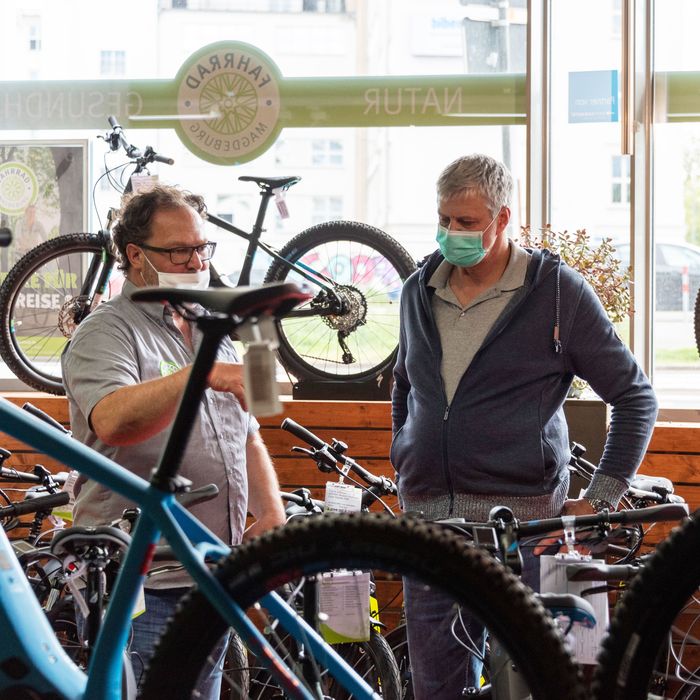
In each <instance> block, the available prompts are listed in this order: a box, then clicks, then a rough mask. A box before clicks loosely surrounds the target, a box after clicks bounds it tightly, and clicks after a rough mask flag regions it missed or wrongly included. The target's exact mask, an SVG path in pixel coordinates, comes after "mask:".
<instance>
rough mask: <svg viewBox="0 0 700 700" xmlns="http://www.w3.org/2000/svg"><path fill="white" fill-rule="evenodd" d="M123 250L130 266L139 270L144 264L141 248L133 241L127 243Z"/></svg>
mask: <svg viewBox="0 0 700 700" xmlns="http://www.w3.org/2000/svg"><path fill="white" fill-rule="evenodd" d="M125 252H126V257H127V258H128V260H129V264H130V265H131V267H133V268H134V269H136V270H141V269H142V268H143V266H144V265H145V261H144V253H143V248H140V247H139V246H137V245H136V244H135V243H127V244H126V251H125Z"/></svg>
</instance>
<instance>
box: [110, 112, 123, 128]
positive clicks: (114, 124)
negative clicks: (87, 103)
mask: <svg viewBox="0 0 700 700" xmlns="http://www.w3.org/2000/svg"><path fill="white" fill-rule="evenodd" d="M107 121H108V122H109V125H110V126H111V127H112V128H113V129H121V128H122V127H121V124H119V122H118V121H117V118H116V117H115V116H114V115H113V114H110V115H109V116H108V117H107Z"/></svg>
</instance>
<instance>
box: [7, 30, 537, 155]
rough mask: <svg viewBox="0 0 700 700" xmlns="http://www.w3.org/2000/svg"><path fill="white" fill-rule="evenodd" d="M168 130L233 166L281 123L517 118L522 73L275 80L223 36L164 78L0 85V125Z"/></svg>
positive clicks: (264, 63) (267, 63) (265, 60)
mask: <svg viewBox="0 0 700 700" xmlns="http://www.w3.org/2000/svg"><path fill="white" fill-rule="evenodd" d="M110 114H114V115H116V116H117V117H118V119H119V120H120V122H121V123H122V124H123V125H124V126H125V127H127V128H129V129H132V128H158V129H166V128H169V129H175V130H176V131H177V133H178V135H179V137H180V139H181V140H182V142H183V143H184V144H185V146H186V147H187V148H188V149H189V150H190V151H192V152H193V153H194V154H195V155H197V156H198V157H200V158H202V159H203V160H206V161H209V162H211V163H217V164H219V165H234V164H237V163H244V162H247V161H250V160H253V159H255V158H256V157H258V156H259V155H260V154H261V153H264V152H265V151H266V150H267V149H268V148H269V147H270V146H271V145H272V144H273V143H274V141H275V140H276V139H277V137H278V135H279V133H280V131H281V130H282V129H284V128H287V127H316V128H318V127H353V126H354V127H368V126H455V125H476V124H524V123H525V118H526V97H525V76H524V75H432V76H367V77H365V76H363V77H330V78H284V77H283V76H282V74H281V72H280V71H279V69H278V68H277V66H276V65H275V63H274V62H273V61H272V60H271V59H270V57H269V56H267V55H266V54H265V53H263V52H262V51H260V50H259V49H257V48H256V47H254V46H251V45H250V44H246V43H243V42H237V41H223V42H217V43H214V44H210V45H208V46H205V47H203V48H202V49H200V50H199V51H197V52H195V53H194V54H193V55H192V56H190V57H189V58H188V59H187V60H186V61H185V63H184V64H183V65H182V67H181V68H180V70H179V71H178V73H177V75H176V76H175V78H174V79H173V80H100V81H30V82H19V81H17V82H5V83H0V129H5V130H10V129H75V128H85V129H104V127H105V124H106V118H107V116H108V115H110Z"/></svg>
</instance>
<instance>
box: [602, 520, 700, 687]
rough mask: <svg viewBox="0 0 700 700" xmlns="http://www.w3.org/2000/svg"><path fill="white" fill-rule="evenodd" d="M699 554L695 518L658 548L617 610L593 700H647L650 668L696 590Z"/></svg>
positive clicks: (699, 523) (698, 528)
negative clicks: (594, 699)
mask: <svg viewBox="0 0 700 700" xmlns="http://www.w3.org/2000/svg"><path fill="white" fill-rule="evenodd" d="M698 553H700V519H699V518H698V517H697V513H696V517H691V518H690V519H688V520H686V521H685V523H684V524H683V525H682V526H681V527H678V528H675V529H674V530H673V532H672V533H671V535H670V536H669V538H668V539H666V540H664V541H663V542H661V543H660V544H659V545H658V547H657V549H656V552H655V553H654V554H653V556H652V557H650V558H649V559H648V560H647V562H646V563H645V565H644V568H643V569H642V570H641V572H640V573H639V574H638V575H637V576H636V577H635V579H634V580H633V582H632V584H631V585H630V588H629V590H628V591H627V592H626V593H625V594H624V596H623V598H622V601H621V602H620V603H619V605H618V606H617V607H616V609H615V614H614V616H613V618H612V620H611V623H610V632H609V634H608V635H607V637H606V638H605V639H604V640H603V645H602V648H601V651H600V654H599V656H598V667H597V669H596V674H595V677H594V681H593V692H594V697H595V698H596V699H597V700H613V699H614V700H637V699H639V700H641V699H642V698H644V699H646V698H647V697H648V689H649V684H650V680H651V677H652V673H653V670H654V662H655V660H656V658H657V655H658V654H659V651H660V650H661V648H662V646H663V644H664V642H665V639H666V637H667V635H668V632H669V630H670V629H671V625H672V624H673V621H674V619H675V618H676V616H677V615H678V613H679V612H680V611H681V609H682V608H683V607H684V606H685V604H686V603H687V601H688V599H689V598H690V596H691V595H693V594H694V593H695V591H696V589H697V588H698V586H700V556H698ZM691 670H692V669H691ZM695 670H696V671H697V670H698V669H695Z"/></svg>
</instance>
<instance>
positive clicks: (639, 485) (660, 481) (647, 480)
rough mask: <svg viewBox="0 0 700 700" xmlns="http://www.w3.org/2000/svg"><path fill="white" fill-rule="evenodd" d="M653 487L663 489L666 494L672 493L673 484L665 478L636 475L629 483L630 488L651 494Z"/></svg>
mask: <svg viewBox="0 0 700 700" xmlns="http://www.w3.org/2000/svg"><path fill="white" fill-rule="evenodd" d="M654 487H657V488H660V489H663V490H664V491H665V492H666V493H673V482H672V481H671V480H670V479H667V478H666V477H665V476H648V475H646V474H637V475H636V476H635V477H634V479H632V482H631V483H630V488H632V489H639V490H640V491H651V492H652V493H653V492H654Z"/></svg>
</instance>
